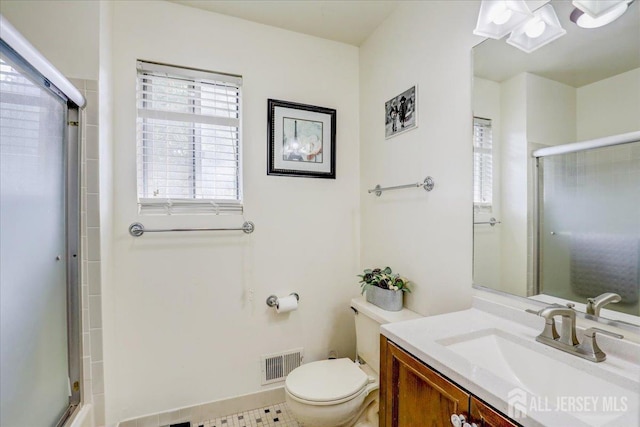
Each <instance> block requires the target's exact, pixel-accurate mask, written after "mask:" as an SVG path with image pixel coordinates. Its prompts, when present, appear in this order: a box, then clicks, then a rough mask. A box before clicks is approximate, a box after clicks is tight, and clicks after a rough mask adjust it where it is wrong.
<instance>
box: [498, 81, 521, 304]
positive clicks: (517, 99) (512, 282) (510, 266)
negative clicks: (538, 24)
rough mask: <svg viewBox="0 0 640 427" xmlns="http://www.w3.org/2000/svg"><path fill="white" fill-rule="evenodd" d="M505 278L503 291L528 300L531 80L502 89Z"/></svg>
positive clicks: (502, 285)
mask: <svg viewBox="0 0 640 427" xmlns="http://www.w3.org/2000/svg"><path fill="white" fill-rule="evenodd" d="M501 89H502V90H501V91H500V95H501V101H500V104H501V107H502V129H501V140H502V145H501V150H500V170H501V171H502V180H501V184H502V185H501V189H500V197H501V201H502V218H501V220H502V224H500V225H501V228H502V235H501V238H502V243H501V247H502V253H503V254H505V257H508V259H504V260H503V262H502V274H501V281H500V285H499V290H501V291H505V292H509V293H513V294H516V295H521V296H524V295H525V293H524V291H525V290H526V279H527V110H526V108H527V107H526V106H527V99H526V98H527V76H526V74H525V73H523V74H519V75H517V76H515V77H513V78H511V79H509V80H507V81H506V82H503V83H502V85H501Z"/></svg>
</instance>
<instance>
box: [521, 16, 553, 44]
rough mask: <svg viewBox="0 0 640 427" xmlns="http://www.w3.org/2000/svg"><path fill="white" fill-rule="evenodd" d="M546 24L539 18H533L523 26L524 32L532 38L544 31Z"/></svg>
mask: <svg viewBox="0 0 640 427" xmlns="http://www.w3.org/2000/svg"><path fill="white" fill-rule="evenodd" d="M546 28H547V24H546V23H545V22H544V21H543V20H542V19H540V18H538V17H536V18H533V19H532V20H531V21H529V23H528V24H527V26H526V27H525V30H524V32H525V34H526V35H527V36H528V37H529V38H532V39H535V38H538V37H540V36H541V35H542V33H544V30H545V29H546Z"/></svg>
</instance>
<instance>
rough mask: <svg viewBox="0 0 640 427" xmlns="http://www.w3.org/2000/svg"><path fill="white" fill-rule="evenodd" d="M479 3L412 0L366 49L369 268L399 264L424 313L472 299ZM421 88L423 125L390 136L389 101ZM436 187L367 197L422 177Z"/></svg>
mask: <svg viewBox="0 0 640 427" xmlns="http://www.w3.org/2000/svg"><path fill="white" fill-rule="evenodd" d="M478 7H479V3H476V2H448V1H429V2H407V3H402V4H401V5H400V6H399V8H398V10H397V11H396V12H395V13H394V14H393V15H392V16H390V17H389V18H388V19H387V20H386V21H385V22H384V23H382V25H381V26H380V27H378V29H377V30H376V31H375V33H374V34H373V35H372V36H371V37H370V38H369V39H368V40H367V41H366V42H365V43H364V44H363V45H362V46H361V49H360V123H361V127H360V134H361V145H360V171H361V178H360V181H361V183H360V200H361V217H362V227H361V229H362V232H361V248H362V249H361V257H362V262H361V267H371V266H382V267H384V266H386V265H389V266H391V267H392V268H393V269H394V270H396V271H398V272H400V273H402V274H403V275H406V276H407V277H408V278H409V279H411V280H412V281H414V282H415V285H414V289H413V293H412V294H410V295H409V296H408V298H407V305H408V307H409V308H411V309H413V310H415V311H417V312H419V313H421V314H438V313H443V312H446V311H452V310H459V309H464V308H466V307H468V306H469V305H470V300H471V258H472V244H471V237H472V191H471V186H472V143H471V141H472V139H471V138H472V114H471V72H470V70H471V62H470V61H471V47H472V46H473V45H474V44H476V43H477V42H479V41H480V39H479V38H476V37H474V36H473V35H472V33H471V30H472V29H473V27H474V25H475V20H476V17H477V12H478ZM416 83H417V84H418V87H419V92H418V105H419V127H418V128H417V129H415V130H412V131H409V132H406V133H404V134H401V135H399V136H396V137H395V138H392V139H389V140H385V139H384V114H385V110H384V103H385V101H387V100H389V99H391V98H392V97H394V96H396V95H397V94H399V93H401V92H403V91H404V90H406V89H408V88H409V87H411V86H412V85H414V84H416ZM427 175H431V176H432V177H433V178H434V180H435V183H436V186H435V189H434V190H433V191H432V192H430V193H426V192H425V191H424V190H422V189H407V190H402V191H395V192H388V193H384V195H383V196H382V197H376V196H375V195H372V194H367V189H369V188H373V187H375V185H376V184H380V185H382V186H390V185H398V184H408V183H412V182H417V181H422V180H423V179H424V178H425V177H426V176H427Z"/></svg>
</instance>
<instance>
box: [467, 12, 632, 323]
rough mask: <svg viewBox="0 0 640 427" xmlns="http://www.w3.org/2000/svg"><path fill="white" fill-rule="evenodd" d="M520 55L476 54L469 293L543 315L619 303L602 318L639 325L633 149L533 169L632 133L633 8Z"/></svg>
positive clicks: (570, 29) (490, 49)
mask: <svg viewBox="0 0 640 427" xmlns="http://www.w3.org/2000/svg"><path fill="white" fill-rule="evenodd" d="M550 3H551V4H552V5H553V7H554V9H555V11H556V13H557V15H558V18H559V20H560V23H561V25H562V27H563V28H564V29H565V30H566V31H567V33H566V34H565V35H564V36H563V37H561V38H559V39H557V40H555V41H554V42H552V43H550V44H548V45H546V46H543V47H541V48H540V49H538V50H536V51H534V52H532V53H529V54H527V53H525V52H523V51H520V50H519V49H517V48H515V47H513V46H510V45H508V44H507V43H506V42H505V39H503V40H493V39H489V40H486V41H484V42H483V43H481V44H479V45H478V46H476V47H474V49H473V65H474V85H473V86H474V87H473V112H474V261H473V262H474V265H473V271H474V273H473V279H474V284H475V285H480V286H484V287H488V288H491V289H495V290H498V291H501V292H506V293H509V294H513V295H517V296H520V297H527V298H532V299H536V300H540V301H544V302H547V303H550V302H560V303H564V302H566V301H573V302H575V303H576V309H577V310H579V311H583V312H584V311H585V310H586V307H585V304H586V303H587V298H589V297H596V296H597V295H599V294H602V293H605V292H615V293H618V294H620V293H623V294H624V295H623V297H622V300H621V301H620V302H618V303H612V304H608V305H607V306H606V308H605V309H603V310H602V312H601V313H600V316H602V317H607V318H611V319H616V320H622V321H625V322H628V323H633V324H637V325H640V317H638V316H639V315H640V304H639V302H638V295H639V294H640V142H633V143H627V144H623V145H617V146H614V147H607V148H598V149H592V150H584V151H579V152H575V153H571V154H564V155H553V156H547V157H543V158H541V159H540V160H539V162H537V161H536V159H534V158H533V157H532V152H533V151H535V150H538V149H541V148H545V147H550V146H556V145H561V144H567V143H573V142H577V141H586V140H593V139H598V138H603V137H609V136H612V135H619V134H625V133H628V132H636V131H640V4H639V3H640V2H637V1H636V2H633V3H632V4H631V5H630V6H629V8H628V10H627V12H626V13H625V14H624V15H623V16H621V17H620V18H619V19H617V20H616V21H614V22H612V23H610V24H608V25H606V26H603V27H600V28H594V29H584V28H580V27H578V26H577V25H576V24H574V23H573V22H571V20H570V18H569V17H570V15H571V12H572V11H573V6H572V4H571V2H569V1H560V0H553V1H551V2H550Z"/></svg>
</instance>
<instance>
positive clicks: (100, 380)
mask: <svg viewBox="0 0 640 427" xmlns="http://www.w3.org/2000/svg"><path fill="white" fill-rule="evenodd" d="M91 382H92V383H93V384H92V392H93V394H94V395H96V394H104V370H103V367H102V362H91Z"/></svg>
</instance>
